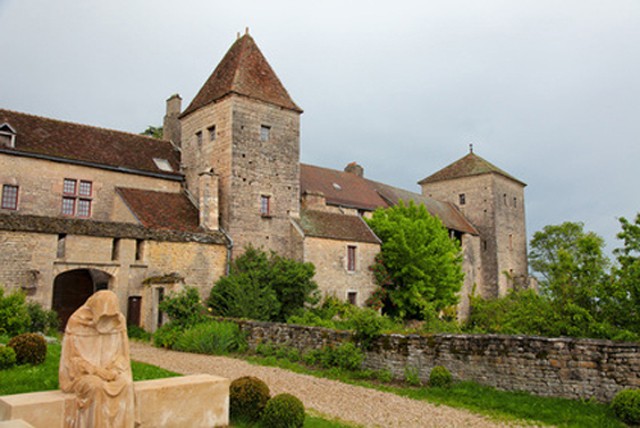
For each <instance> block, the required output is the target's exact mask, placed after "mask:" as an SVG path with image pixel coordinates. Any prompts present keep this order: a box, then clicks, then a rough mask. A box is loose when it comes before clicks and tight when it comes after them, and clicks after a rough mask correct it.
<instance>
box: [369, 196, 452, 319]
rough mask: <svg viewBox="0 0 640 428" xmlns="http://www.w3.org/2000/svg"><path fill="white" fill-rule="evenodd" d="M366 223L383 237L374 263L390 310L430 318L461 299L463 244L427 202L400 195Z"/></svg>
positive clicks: (415, 316)
mask: <svg viewBox="0 0 640 428" xmlns="http://www.w3.org/2000/svg"><path fill="white" fill-rule="evenodd" d="M367 223H368V224H369V226H370V227H371V228H372V229H373V231H374V232H375V233H376V235H378V237H379V238H380V239H381V240H382V246H381V252H380V255H379V257H378V258H377V263H376V265H374V266H373V267H372V269H373V270H374V273H376V277H377V278H378V283H379V285H380V286H381V287H382V288H384V290H385V291H386V293H385V295H386V299H385V300H386V302H385V305H384V308H383V310H384V311H385V312H386V313H388V314H390V315H394V316H399V317H401V318H404V319H425V318H428V317H430V316H432V314H433V312H434V311H440V310H441V309H443V308H445V307H447V306H450V305H454V304H456V303H457V302H458V295H457V293H458V292H459V291H460V288H461V287H462V281H463V279H464V273H463V272H462V257H461V250H460V244H459V243H458V242H457V241H456V240H455V239H453V238H451V237H450V236H449V232H448V231H447V229H446V228H445V227H444V225H443V224H442V222H441V221H440V219H438V218H437V217H434V216H432V215H431V214H429V212H428V211H427V209H426V208H425V207H424V205H416V204H415V203H414V202H413V201H410V203H409V205H405V204H404V203H402V201H401V202H400V203H399V204H398V205H396V206H393V207H390V208H386V209H378V210H376V211H375V212H374V213H373V217H372V218H371V219H369V220H368V221H367Z"/></svg>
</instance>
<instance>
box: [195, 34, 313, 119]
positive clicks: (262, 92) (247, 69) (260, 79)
mask: <svg viewBox="0 0 640 428" xmlns="http://www.w3.org/2000/svg"><path fill="white" fill-rule="evenodd" d="M231 93H235V94H239V95H244V96H247V97H249V98H253V99H256V100H260V101H264V102H267V103H271V104H275V105H277V106H280V107H284V108H287V109H290V110H295V111H298V112H302V110H301V109H300V107H298V106H297V105H296V103H294V102H293V100H292V99H291V97H290V96H289V93H288V92H287V90H286V89H285V88H284V86H283V85H282V82H280V79H278V76H276V73H275V72H274V71H273V69H272V68H271V66H270V65H269V63H268V62H267V60H266V59H265V57H264V55H262V52H260V49H258V46H257V45H256V43H255V42H254V40H253V38H251V36H249V35H248V34H245V35H244V36H242V37H240V38H239V39H238V40H236V42H235V43H234V44H233V45H232V46H231V48H230V49H229V51H227V53H226V55H225V56H224V58H223V59H222V61H220V63H219V64H218V66H217V67H216V69H215V70H214V71H213V73H212V74H211V76H210V77H209V79H208V80H207V81H206V82H205V84H204V85H203V86H202V88H201V89H200V91H199V92H198V94H197V95H196V96H195V98H194V99H193V101H191V104H189V106H188V107H187V108H186V110H185V111H184V112H183V113H182V116H186V115H188V114H189V113H191V112H193V111H195V110H197V109H199V108H200V107H204V106H205V105H207V104H210V103H212V102H214V101H216V100H219V99H220V98H222V97H224V96H226V95H229V94H231Z"/></svg>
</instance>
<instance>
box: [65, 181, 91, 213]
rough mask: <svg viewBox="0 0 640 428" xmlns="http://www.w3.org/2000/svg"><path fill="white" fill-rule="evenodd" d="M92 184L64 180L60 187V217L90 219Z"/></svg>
mask: <svg viewBox="0 0 640 428" xmlns="http://www.w3.org/2000/svg"><path fill="white" fill-rule="evenodd" d="M92 198H93V182H91V181H87V180H76V179H73V178H65V179H64V182H63V185H62V215H65V216H72V217H83V218H89V217H91V205H92V202H93V200H92Z"/></svg>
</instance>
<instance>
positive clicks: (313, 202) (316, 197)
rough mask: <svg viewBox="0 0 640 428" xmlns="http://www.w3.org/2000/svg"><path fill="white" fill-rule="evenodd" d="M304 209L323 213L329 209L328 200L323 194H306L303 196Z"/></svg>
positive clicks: (312, 192)
mask: <svg viewBox="0 0 640 428" xmlns="http://www.w3.org/2000/svg"><path fill="white" fill-rule="evenodd" d="M302 208H304V209H307V210H315V211H321V210H324V209H326V208H327V199H326V198H325V196H324V193H322V192H314V191H311V192H304V193H303V194H302Z"/></svg>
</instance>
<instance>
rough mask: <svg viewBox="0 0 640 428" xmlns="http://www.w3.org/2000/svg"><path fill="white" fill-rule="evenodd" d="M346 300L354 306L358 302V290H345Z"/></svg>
mask: <svg viewBox="0 0 640 428" xmlns="http://www.w3.org/2000/svg"><path fill="white" fill-rule="evenodd" d="M347 302H349V304H351V305H354V306H356V305H357V304H358V292H357V291H348V292H347Z"/></svg>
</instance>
